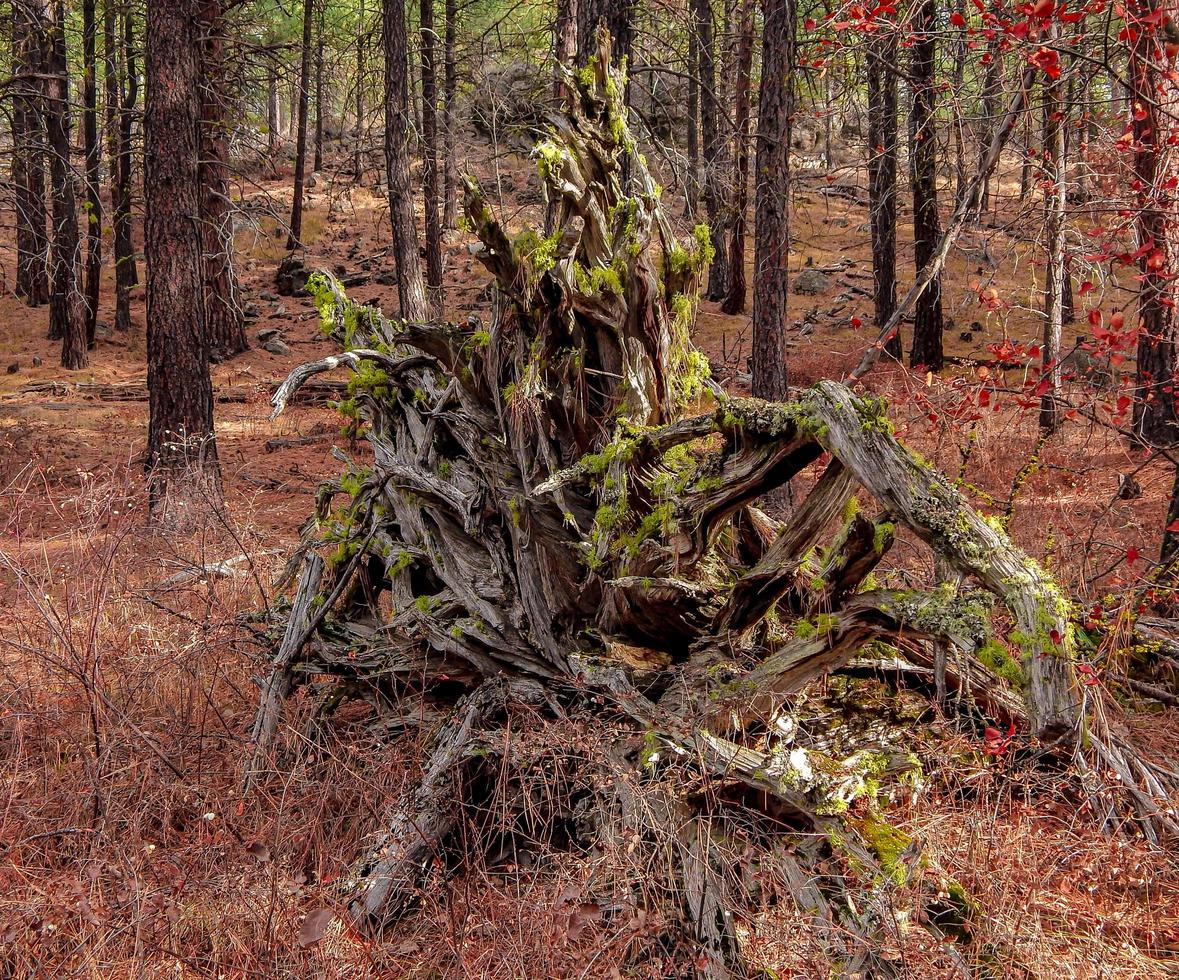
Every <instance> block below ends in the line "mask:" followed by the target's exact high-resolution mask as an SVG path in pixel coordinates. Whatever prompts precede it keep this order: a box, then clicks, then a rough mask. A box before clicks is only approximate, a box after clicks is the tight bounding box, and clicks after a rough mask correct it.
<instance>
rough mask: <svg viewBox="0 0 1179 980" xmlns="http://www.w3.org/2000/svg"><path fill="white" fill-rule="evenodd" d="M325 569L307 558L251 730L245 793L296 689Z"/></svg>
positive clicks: (312, 555) (317, 559)
mask: <svg viewBox="0 0 1179 980" xmlns="http://www.w3.org/2000/svg"><path fill="white" fill-rule="evenodd" d="M323 567H324V565H323V559H322V558H320V557H319V555H317V554H315V553H314V552H311V553H310V554H308V555H307V556H306V558H305V559H304V564H303V571H302V573H301V574H300V576H299V587H298V588H297V589H296V590H295V598H294V600H293V601H292V602H291V613H290V616H289V617H288V619H287V627H286V631H285V632H284V633H283V638H282V643H280V644H279V647H278V651H277V652H276V653H275V655H274V659H273V660H272V661H271V663H270V673H269V674H268V675H267V677H266V680H265V681H264V682H263V684H262V693H261V696H260V697H259V699H258V711H257V713H256V714H255V716H254V724H253V725H252V726H251V728H250V751H249V756H248V758H247V761H246V766H245V773H244V776H243V780H242V783H243V792H249V791H250V789H252V788H253V785H254V782H255V780H256V779H257V777H258V775H259V773H260V772H261V771H262V767H263V765H264V764H265V762H266V759H267V758H268V756H269V755H270V749H271V745H272V743H273V742H274V736H275V733H276V732H277V731H278V723H279V720H280V719H281V717H282V707H283V703H284V702H285V701H286V699H287V697H288V696H289V695H290V693H291V688H292V687H293V686H294V673H293V671H292V669H291V667H292V664H293V663H294V660H295V658H296V657H297V656H298V655H299V652H300V651H301V650H302V649H303V644H304V643H306V642H307V638H308V635H309V634H310V626H311V621H312V617H313V615H314V603H315V600H316V599H317V598H318V599H322V596H320V595H319V586H320V582H321V581H322V580H323Z"/></svg>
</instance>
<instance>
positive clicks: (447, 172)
mask: <svg viewBox="0 0 1179 980" xmlns="http://www.w3.org/2000/svg"><path fill="white" fill-rule="evenodd" d="M445 17H446V27H445V36H444V39H443V53H442V138H443V143H442V159H443V161H444V162H443V172H442V227H443V228H445V229H447V230H448V231H453V230H454V228H455V227H456V222H457V217H458V157H457V155H456V153H455V145H454V136H455V133H454V128H455V112H454V100H455V95H456V94H457V92H458V63H457V62H456V60H455V57H456V56H455V43H456V39H457V38H456V35H457V33H458V0H446V13H445Z"/></svg>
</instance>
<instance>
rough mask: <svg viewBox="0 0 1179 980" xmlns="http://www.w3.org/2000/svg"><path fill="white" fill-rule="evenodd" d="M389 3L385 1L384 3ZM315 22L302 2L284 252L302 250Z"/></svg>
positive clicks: (310, 5) (309, 2)
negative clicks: (292, 179) (288, 219)
mask: <svg viewBox="0 0 1179 980" xmlns="http://www.w3.org/2000/svg"><path fill="white" fill-rule="evenodd" d="M388 2H390V0H386V3H388ZM314 19H315V0H303V47H302V56H301V57H300V60H299V78H298V81H297V82H296V83H295V86H296V98H297V101H298V118H299V123H298V130H297V132H296V135H295V186H294V190H293V192H292V195H291V231H290V234H289V235H288V236H287V251H288V252H290V251H293V250H294V249H296V248H302V247H303V242H302V237H303V188H304V187H305V186H306V180H307V174H306V170H307V115H308V95H309V90H310V87H311V55H312V53H313V52H312V47H311V25H312V24H313V23H314Z"/></svg>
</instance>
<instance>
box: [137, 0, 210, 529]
mask: <svg viewBox="0 0 1179 980" xmlns="http://www.w3.org/2000/svg"><path fill="white" fill-rule="evenodd" d="M201 14H202V10H201V2H200V0H175V2H172V3H160V4H155V3H153V4H151V5H150V6H149V8H148V16H147V66H146V77H147V104H146V107H145V115H144V147H145V153H144V156H145V160H146V172H145V174H144V192H145V204H146V209H147V218H146V222H145V225H144V252H145V256H146V259H147V268H148V276H147V387H148V403H149V407H148V412H149V417H148V434H147V455H146V466H147V470H148V475H149V500H150V503H151V507H152V510H153V512H159V511H160V509H161V508H162V507H163V506H164V505H165V503H166V501H168V500H169V499H170V498H172V497H173V496H174V495H181V496H185V497H187V496H188V495H189V494H190V493H194V494H196V495H198V496H199V495H200V494H219V492H220V473H219V471H218V465H217V443H216V440H215V439H214V434H213V388H212V384H211V383H210V379H209V337H208V333H207V331H206V319H205V302H204V262H203V250H202V244H203V243H202V236H201V228H200V213H201V201H200V175H199V152H200V142H199V129H200V118H201V79H200V63H201V43H200V36H199V24H200V20H201Z"/></svg>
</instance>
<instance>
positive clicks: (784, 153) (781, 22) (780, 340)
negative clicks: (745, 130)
mask: <svg viewBox="0 0 1179 980" xmlns="http://www.w3.org/2000/svg"><path fill="white" fill-rule="evenodd" d="M762 11H763V12H764V20H765V23H764V26H763V28H762V40H761V87H760V92H759V95H758V114H757V160H756V163H755V166H754V173H755V174H756V190H755V195H754V201H755V204H754V219H753V221H754V224H753V242H754V251H753V394H754V395H755V396H757V397H758V398H773V399H781V398H785V397H786V307H787V290H788V275H787V274H788V269H789V258H790V215H789V198H790V118H791V115H792V114H793V112H794V79H793V75H794V57H795V54H794V51H795V48H794V32H795V5H794V0H762Z"/></svg>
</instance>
